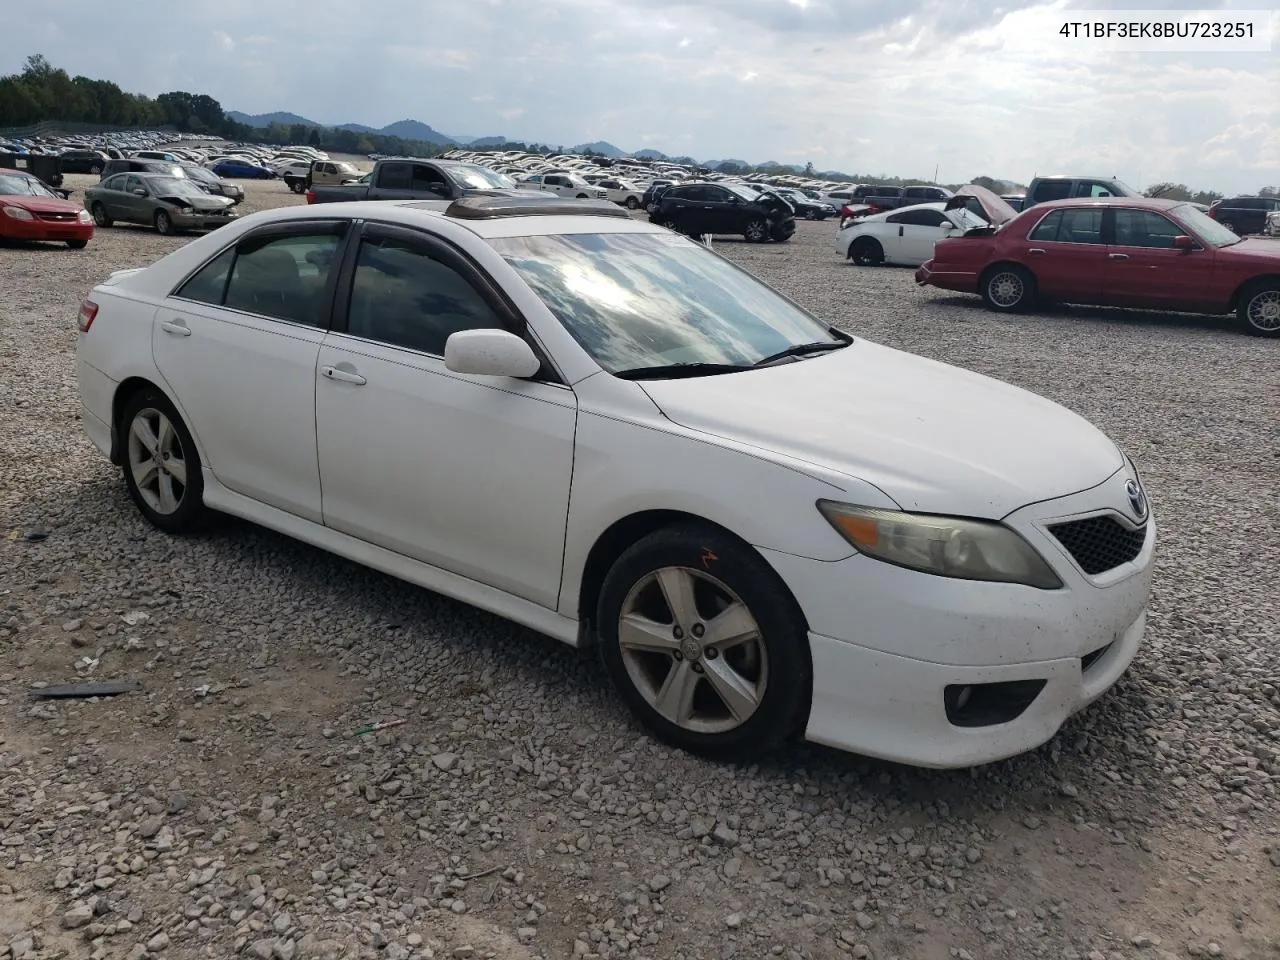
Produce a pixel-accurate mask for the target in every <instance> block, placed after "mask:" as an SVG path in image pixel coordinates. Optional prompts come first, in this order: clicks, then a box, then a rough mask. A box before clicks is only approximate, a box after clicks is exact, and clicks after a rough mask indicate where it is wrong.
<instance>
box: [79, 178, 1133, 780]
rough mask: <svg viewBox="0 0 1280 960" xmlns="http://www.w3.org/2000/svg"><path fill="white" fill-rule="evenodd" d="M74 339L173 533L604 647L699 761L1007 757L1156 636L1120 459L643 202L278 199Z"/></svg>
mask: <svg viewBox="0 0 1280 960" xmlns="http://www.w3.org/2000/svg"><path fill="white" fill-rule="evenodd" d="M957 222H961V223H964V222H967V221H965V220H964V218H963V217H962V216H961V217H959V218H958V219H957ZM79 330H80V333H79V338H78V346H77V356H76V372H77V377H78V381H79V392H80V398H81V402H82V419H83V423H84V426H85V429H86V431H87V433H88V435H89V437H90V438H91V440H92V441H93V443H94V444H95V445H96V446H97V447H98V448H99V449H100V450H101V451H102V453H103V454H104V455H106V456H108V457H109V458H110V459H111V461H112V462H113V463H115V464H117V465H119V466H120V467H121V468H122V471H123V476H124V483H125V485H126V487H127V489H128V492H129V494H130V496H131V497H132V499H133V501H134V503H135V504H136V506H137V508H138V510H139V511H140V512H141V513H142V515H143V516H144V517H145V518H146V519H147V520H148V521H149V522H150V523H151V524H153V525H154V526H155V527H157V528H159V529H161V530H164V531H167V532H169V533H173V534H183V533H189V532H192V531H194V530H196V529H198V528H199V526H200V525H201V523H202V521H204V520H205V519H206V518H207V515H208V514H209V513H210V512H211V511H218V512H222V513H228V514H234V515H236V516H239V517H242V518H245V519H247V520H250V521H252V522H256V523H259V524H262V525H264V526H266V527H270V528H272V529H274V530H277V531H280V532H282V533H284V534H286V535H288V536H291V537H295V538H297V539H298V540H302V541H304V542H306V543H310V544H313V545H315V546H317V547H319V548H321V549H324V550H329V551H332V552H333V553H336V554H339V555H341V556H344V557H347V558H349V559H351V560H353V561H355V562H358V563H362V564H366V565H368V566H371V567H374V568H376V569H379V570H382V571H384V572H387V573H390V574H392V575H394V576H398V577H401V578H403V579H405V580H407V581H410V582H412V583H416V584H419V585H421V586H423V587H427V588H429V589H432V590H436V591H439V592H440V593H444V594H447V595H449V596H451V597H455V598H457V599H460V600H462V601H465V602H467V603H471V604H474V605H476V606H478V607H482V608H484V609H486V610H489V611H492V612H494V613H496V614H498V615H500V616H503V617H507V618H509V619H511V620H514V621H516V622H518V623H521V624H524V625H525V626H527V627H529V628H532V629H533V630H536V631H540V632H542V633H545V634H548V635H550V636H552V637H556V638H558V639H560V640H563V641H564V642H566V643H568V644H571V645H575V646H578V645H585V644H595V645H597V646H598V648H599V652H600V655H601V657H602V659H603V661H604V664H605V667H606V669H607V671H608V674H609V676H610V677H611V679H612V681H613V683H614V684H615V686H616V689H617V691H618V695H619V697H620V698H621V700H623V701H624V702H625V703H626V704H627V705H628V706H629V707H630V708H631V709H632V710H633V711H634V712H635V714H636V716H637V717H638V718H639V719H640V720H641V721H642V722H643V723H644V724H645V725H646V726H647V727H648V728H649V729H650V730H651V731H652V732H653V733H654V734H655V735H657V736H658V737H660V738H662V739H663V740H665V741H667V742H669V743H672V744H676V745H678V746H681V747H683V748H686V749H689V750H692V751H696V752H699V753H702V754H705V755H709V756H714V757H724V758H736V759H744V758H745V759H755V758H757V757H759V756H760V755H761V754H762V753H763V752H764V751H766V750H768V749H770V748H773V747H776V746H778V745H779V744H781V743H782V742H784V741H785V740H786V739H787V738H788V737H790V736H792V735H796V734H803V735H804V736H806V737H807V738H808V739H810V740H813V741H816V742H819V743H824V744H828V745H831V746H835V747H839V748H843V749H846V750H852V751H856V752H860V753H863V754H868V755H872V756H876V757H883V758H887V759H890V760H895V761H900V762H905V763H911V764H918V765H923V766H934V767H955V766H970V765H973V764H977V763H983V762H987V761H991V760H996V759H999V758H1003V757H1008V756H1011V755H1013V754H1017V753H1020V752H1022V751H1025V750H1028V749H1031V748H1033V747H1035V746H1037V745H1039V744H1042V743H1044V742H1045V741H1046V740H1048V739H1049V738H1051V737H1052V736H1053V735H1054V733H1055V731H1057V730H1058V728H1059V727H1060V726H1061V725H1062V723H1063V722H1064V721H1065V720H1066V719H1067V717H1069V716H1070V715H1071V714H1072V713H1074V712H1076V711H1077V710H1079V709H1081V708H1082V707H1084V706H1085V705H1087V704H1088V703H1090V702H1092V701H1093V700H1094V699H1096V698H1097V697H1099V696H1101V695H1102V694H1103V693H1104V691H1106V690H1107V689H1108V688H1110V687H1111V686H1112V685H1113V684H1114V683H1115V682H1116V680H1117V679H1118V678H1119V677H1120V676H1121V674H1122V673H1123V672H1124V671H1125V669H1126V668H1127V667H1128V665H1129V663H1130V661H1131V660H1132V659H1133V657H1134V655H1135V653H1136V652H1137V650H1138V647H1139V644H1140V642H1141V640H1142V636H1143V631H1144V627H1145V624H1146V610H1147V603H1148V596H1149V593H1150V587H1151V577H1152V566H1153V564H1152V557H1153V553H1154V549H1155V542H1156V529H1155V521H1154V520H1153V519H1152V517H1151V514H1150V511H1149V510H1148V506H1147V500H1146V496H1145V494H1144V493H1143V489H1142V485H1141V482H1140V480H1139V478H1138V474H1137V471H1136V469H1135V467H1134V465H1133V463H1132V462H1131V461H1130V460H1129V458H1128V457H1126V456H1125V455H1124V454H1123V453H1122V452H1121V451H1120V450H1119V449H1118V448H1117V446H1116V444H1115V443H1113V442H1112V441H1111V440H1109V439H1108V438H1107V437H1106V436H1105V435H1103V434H1102V433H1101V432H1100V431H1098V430H1097V429H1096V428H1095V427H1093V426H1091V425H1090V424H1089V423H1088V422H1086V421H1085V420H1083V419H1082V418H1081V417H1079V416H1077V415H1076V414H1074V413H1072V412H1070V411H1069V410H1067V409H1065V408H1063V407H1061V406H1058V405H1057V404H1055V403H1052V402H1050V401H1048V400H1045V399H1043V398H1041V397H1038V396H1036V395H1034V394H1031V393H1028V392H1026V391H1024V390H1020V389H1018V388H1016V387H1013V386H1010V385H1008V384H1005V383H1001V382H999V381H996V380H992V379H989V378H987V377H984V376H979V375H978V374H975V373H970V372H968V371H965V370H961V369H957V368H955V367H951V366H948V365H946V364H943V363H938V362H936V361H933V360H926V359H923V358H921V357H917V356H914V355H912V354H909V353H904V352H902V351H899V350H894V349H890V348H888V347H883V346H879V345H877V344H875V343H872V342H870V341H867V340H863V339H861V338H856V337H853V336H850V335H849V334H847V333H845V332H843V331H841V330H838V329H836V328H834V327H831V326H829V325H827V324H826V323H823V322H822V321H820V320H818V319H817V318H816V317H814V316H813V315H812V314H810V313H808V312H806V311H805V310H804V309H802V308H801V307H799V306H798V305H797V304H795V303H793V302H792V301H790V300H788V299H787V298H785V297H783V296H781V295H780V294H778V293H776V292H775V291H774V290H772V289H771V288H770V287H768V286H766V285H765V284H764V283H762V282H761V281H759V280H757V279H756V278H755V277H753V276H752V275H751V274H750V273H748V272H746V271H745V270H742V269H740V268H739V267H737V266H735V265H734V264H732V263H730V262H729V261H728V260H725V259H724V258H722V257H720V256H719V255H718V254H716V253H715V252H713V251H711V250H709V249H707V248H706V247H704V246H702V245H701V244H699V243H696V242H694V241H692V240H689V239H688V238H686V237H681V236H679V235H677V234H674V233H672V232H671V231H669V230H666V229H664V228H662V227H658V226H654V225H652V224H649V223H646V222H642V221H639V220H636V219H633V218H632V217H630V216H629V215H628V213H627V211H625V210H623V209H621V208H619V207H618V206H616V205H614V204H610V203H606V202H603V201H594V202H593V201H580V200H576V199H575V200H567V201H566V200H562V199H559V198H556V197H547V198H545V199H543V198H541V197H532V198H508V197H484V198H478V197H477V198H470V199H466V200H460V201H456V202H454V203H453V204H451V205H449V206H448V207H447V208H445V209H437V210H427V209H424V204H422V203H420V202H412V201H407V202H398V201H373V202H367V201H366V202H356V203H333V204H324V205H321V206H298V207H287V208H283V209H277V210H271V211H264V212H260V213H256V214H253V215H251V216H247V217H243V218H241V219H239V220H237V221H235V222H233V223H229V224H227V225H226V226H224V227H222V228H221V229H220V230H217V231H215V232H214V233H211V234H209V235H207V236H204V237H201V238H199V239H197V240H193V241H192V242H191V243H189V244H186V245H185V246H183V247H182V248H181V249H179V250H177V251H175V252H173V253H171V254H169V255H168V256H166V257H164V258H163V259H161V260H159V261H157V262H156V263H154V264H152V265H151V266H150V267H146V268H144V269H140V270H122V271H117V272H116V273H115V274H113V275H112V276H111V277H110V278H109V279H107V280H105V281H104V282H103V283H101V284H99V285H98V286H96V287H94V289H93V290H92V292H91V293H90V294H89V296H88V298H87V299H86V300H85V301H84V303H83V305H82V306H81V310H80V316H79Z"/></svg>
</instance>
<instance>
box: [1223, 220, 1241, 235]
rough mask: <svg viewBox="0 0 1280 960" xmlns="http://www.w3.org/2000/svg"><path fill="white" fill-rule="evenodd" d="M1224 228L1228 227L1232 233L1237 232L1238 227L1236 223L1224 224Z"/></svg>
mask: <svg viewBox="0 0 1280 960" xmlns="http://www.w3.org/2000/svg"><path fill="white" fill-rule="evenodd" d="M1223 226H1224V227H1226V228H1227V229H1228V230H1230V231H1231V232H1232V233H1235V232H1236V225H1235V224H1234V223H1224V224H1223ZM1236 235H1237V236H1239V234H1236Z"/></svg>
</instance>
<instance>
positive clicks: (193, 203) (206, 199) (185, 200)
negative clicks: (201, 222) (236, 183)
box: [159, 193, 231, 211]
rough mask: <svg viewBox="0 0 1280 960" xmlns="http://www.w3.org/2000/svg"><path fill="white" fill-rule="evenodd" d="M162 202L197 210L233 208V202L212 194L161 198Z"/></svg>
mask: <svg viewBox="0 0 1280 960" xmlns="http://www.w3.org/2000/svg"><path fill="white" fill-rule="evenodd" d="M159 199H161V200H167V201H169V202H170V203H178V204H182V205H183V206H187V207H194V208H195V209H196V210H205V211H210V210H225V209H227V207H229V206H231V201H230V200H228V199H227V198H226V197H218V196H214V195H213V194H211V193H202V194H201V195H200V196H198V197H187V196H182V197H160V198H159Z"/></svg>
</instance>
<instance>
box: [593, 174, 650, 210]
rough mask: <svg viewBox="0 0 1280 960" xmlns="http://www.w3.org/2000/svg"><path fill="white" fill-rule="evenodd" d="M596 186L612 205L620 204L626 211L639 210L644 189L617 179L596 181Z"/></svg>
mask: <svg viewBox="0 0 1280 960" xmlns="http://www.w3.org/2000/svg"><path fill="white" fill-rule="evenodd" d="M596 186H597V187H599V188H600V189H601V190H603V191H604V192H605V196H606V197H608V198H609V200H611V201H612V202H614V203H620V204H622V205H623V206H624V207H626V208H627V209H628V210H639V209H640V200H641V198H643V197H644V189H643V188H641V187H638V186H636V185H635V184H634V183H632V182H631V181H630V180H622V179H619V178H617V177H605V178H603V179H601V180H597V181H596Z"/></svg>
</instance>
